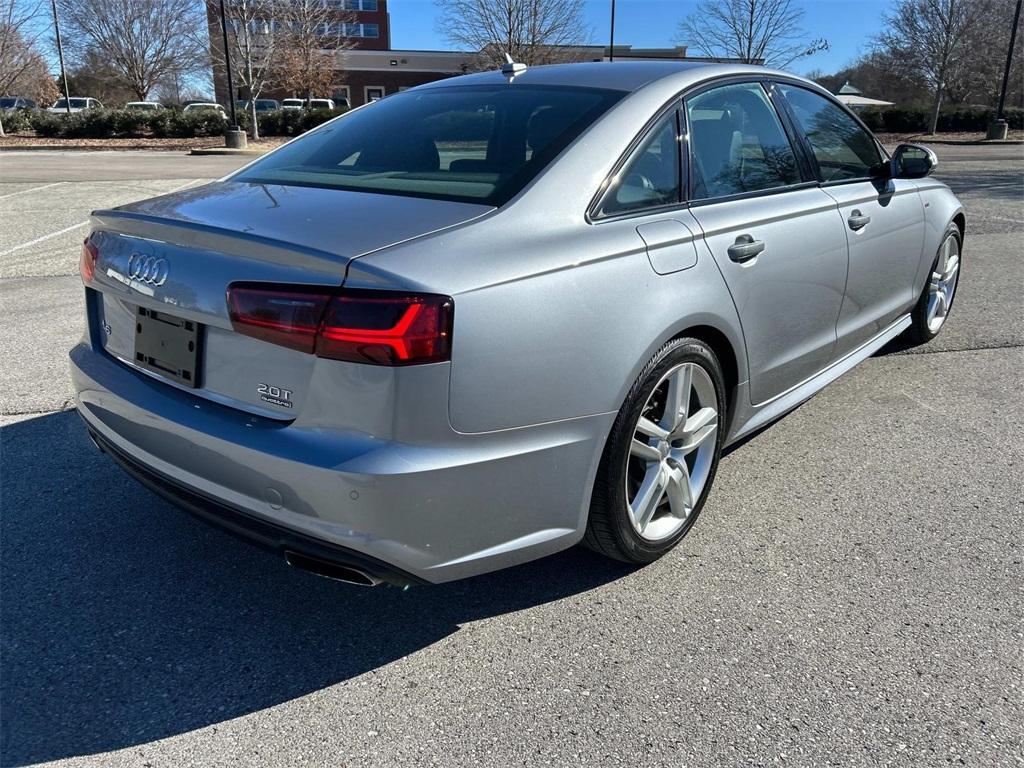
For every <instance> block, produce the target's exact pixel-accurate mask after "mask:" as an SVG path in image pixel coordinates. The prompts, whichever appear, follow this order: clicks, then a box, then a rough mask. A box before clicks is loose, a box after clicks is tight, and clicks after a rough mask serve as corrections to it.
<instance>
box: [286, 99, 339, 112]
mask: <svg viewBox="0 0 1024 768" xmlns="http://www.w3.org/2000/svg"><path fill="white" fill-rule="evenodd" d="M345 106H348V104H347V103H346V104H345ZM281 109H288V110H295V109H337V107H336V105H335V102H334V99H284V100H283V101H282V102H281Z"/></svg>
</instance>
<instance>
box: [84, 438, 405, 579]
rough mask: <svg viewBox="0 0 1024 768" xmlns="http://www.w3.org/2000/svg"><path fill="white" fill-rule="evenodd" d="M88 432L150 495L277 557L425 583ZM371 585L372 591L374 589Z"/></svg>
mask: <svg viewBox="0 0 1024 768" xmlns="http://www.w3.org/2000/svg"><path fill="white" fill-rule="evenodd" d="M86 429H88V430H89V435H90V437H92V439H93V441H94V442H95V443H96V446H97V447H98V448H99V449H100V450H101V451H103V452H104V453H106V454H108V455H109V456H110V457H111V458H112V459H114V461H116V462H117V463H118V464H119V465H120V467H121V469H123V470H124V471H125V472H127V473H128V474H129V475H131V476H132V477H134V478H135V479H136V480H138V481H139V482H140V483H142V484H143V485H144V486H146V487H147V488H149V490H151V491H153V492H154V493H156V494H158V495H160V496H162V497H163V498H165V499H167V500H168V501H169V502H171V503H172V504H174V505H175V506H177V507H180V508H181V509H183V510H185V511H186V512H189V513H191V514H192V515H194V516H195V517H197V518H199V519H200V520H202V521H203V522H206V523H209V524H211V525H214V526H217V527H218V528H221V529H222V530H225V531H227V532H228V533H231V534H233V535H235V536H238V537H239V538H241V539H244V540H245V541H248V542H250V543H251V544H255V545H256V546H258V547H261V548H263V549H266V550H269V551H271V552H276V553H278V554H280V555H282V556H283V557H284V558H285V559H286V560H288V559H289V558H290V556H291V555H293V554H299V555H302V556H304V557H306V558H311V559H313V560H316V561H320V562H323V563H330V564H333V565H340V566H346V567H350V568H354V569H356V570H358V571H360V572H362V573H365V574H368V575H369V576H370V577H371V578H372V579H373V580H374V581H375V582H384V583H387V584H392V585H394V586H397V587H406V586H413V585H416V584H423V583H425V582H424V581H423V579H420V578H417V577H416V576H413V575H412V574H410V573H405V572H404V571H401V570H398V569H396V568H394V567H393V566H390V565H388V564H387V563H384V562H381V561H380V560H376V559H374V558H372V557H368V556H366V555H361V554H359V553H358V552H354V551H352V550H351V549H345V548H344V547H337V546H332V545H331V544H329V543H327V542H325V541H323V540H320V539H314V538H312V537H310V536H306V535H304V534H301V533H299V532H298V531H294V530H290V529H288V528H285V527H283V526H280V525H276V524H275V523H272V522H269V521H266V520H260V519H258V518H256V517H253V516H252V515H250V514H247V513H246V512H244V511H242V510H240V509H235V508H234V507H230V506H228V505H226V504H224V503H222V502H220V501H217V500H216V499H212V498H210V497H208V496H204V495H203V494H201V493H198V492H197V491H194V490H192V489H191V488H187V487H186V486H184V485H182V484H181V483H178V482H176V481H175V480H174V479H172V478H170V477H166V476H164V475H161V474H159V473H157V472H154V471H153V470H151V469H149V468H148V467H146V466H144V465H142V464H140V463H138V462H137V461H135V460H134V459H132V457H131V456H129V455H128V454H126V453H124V452H123V451H121V450H120V449H119V448H116V447H115V446H114V445H113V443H110V442H108V441H107V440H106V438H104V437H102V436H101V435H100V434H99V433H98V432H96V431H95V430H93V429H92V428H91V427H89V426H88V422H86ZM367 586H372V584H368V585H367Z"/></svg>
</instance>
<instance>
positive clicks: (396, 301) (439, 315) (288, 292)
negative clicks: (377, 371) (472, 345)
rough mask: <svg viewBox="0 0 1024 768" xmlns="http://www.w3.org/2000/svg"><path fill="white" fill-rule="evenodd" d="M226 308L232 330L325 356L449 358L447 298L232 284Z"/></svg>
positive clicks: (378, 360) (404, 361) (383, 360)
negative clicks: (330, 291) (329, 291)
mask: <svg viewBox="0 0 1024 768" xmlns="http://www.w3.org/2000/svg"><path fill="white" fill-rule="evenodd" d="M228 309H229V312H230V315H231V324H232V326H233V327H234V329H235V330H236V331H237V332H238V333H243V334H245V335H247V336H253V337H254V338H257V339H262V340H263V341H268V342H270V343H272V344H280V345H283V346H286V347H290V348H292V349H297V350H300V351H302V352H310V353H313V354H316V355H317V356H318V357H324V358H329V359H331V360H348V361H350V362H356V363H370V364H373V365H392V366H394V365H418V364H422V363H436V362H441V361H444V360H450V359H451V334H452V300H451V299H450V298H448V297H447V296H437V295H434V294H411V293H391V292H384V291H340V292H338V293H328V292H326V291H322V290H320V289H315V288H314V289H307V288H302V287H280V288H279V287H267V286H260V285H253V284H250V285H242V284H238V285H232V286H230V287H229V288H228Z"/></svg>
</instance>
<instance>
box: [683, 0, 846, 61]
mask: <svg viewBox="0 0 1024 768" xmlns="http://www.w3.org/2000/svg"><path fill="white" fill-rule="evenodd" d="M803 17H804V11H803V9H802V8H800V7H797V6H794V5H793V3H792V0H702V2H701V3H699V4H698V6H697V10H696V11H694V13H692V14H690V15H689V16H688V17H687V18H686V19H685V20H684V21H683V22H682V23H680V25H679V39H680V41H681V42H685V43H686V44H687V45H689V46H690V47H692V48H696V49H697V50H699V51H700V52H701V53H702V54H704V55H705V56H710V57H712V58H735V59H740V60H741V61H743V62H744V63H747V64H768V65H770V66H775V67H787V66H789V65H790V64H792V63H793V62H794V61H796V60H797V59H800V58H803V57H804V56H810V55H812V54H814V53H817V52H818V51H825V50H828V47H829V45H828V41H827V40H825V39H824V38H817V39H808V38H807V36H806V34H805V33H804V31H803V29H802V27H801V22H802V21H803Z"/></svg>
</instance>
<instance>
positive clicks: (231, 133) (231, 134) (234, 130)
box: [220, 0, 247, 149]
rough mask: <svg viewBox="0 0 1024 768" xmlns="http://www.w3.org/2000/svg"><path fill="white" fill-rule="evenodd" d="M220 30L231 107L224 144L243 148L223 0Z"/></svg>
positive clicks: (226, 16)
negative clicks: (229, 121)
mask: <svg viewBox="0 0 1024 768" xmlns="http://www.w3.org/2000/svg"><path fill="white" fill-rule="evenodd" d="M220 31H221V33H222V34H223V35H224V70H225V73H226V76H227V86H228V105H229V106H230V107H231V127H230V128H228V130H227V132H226V133H225V134H224V144H225V146H227V147H231V148H232V149H245V145H246V143H247V142H246V137H245V132H244V131H242V130H240V129H239V127H238V116H237V115H236V114H235V78H234V77H233V76H232V74H231V49H230V46H228V14H227V11H226V10H225V9H224V0H220Z"/></svg>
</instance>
